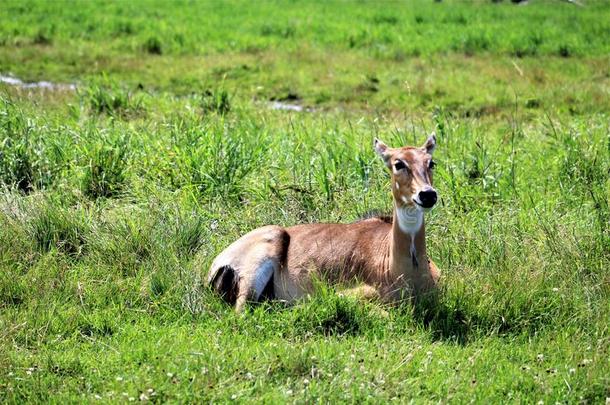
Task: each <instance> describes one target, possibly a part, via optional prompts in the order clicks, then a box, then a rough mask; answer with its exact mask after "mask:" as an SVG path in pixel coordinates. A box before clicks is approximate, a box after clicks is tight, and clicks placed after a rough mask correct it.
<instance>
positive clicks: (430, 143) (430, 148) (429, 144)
mask: <svg viewBox="0 0 610 405" xmlns="http://www.w3.org/2000/svg"><path fill="white" fill-rule="evenodd" d="M421 148H422V149H423V150H425V151H426V152H427V153H429V154H432V153H434V149H435V148H436V134H435V133H434V132H432V133H431V134H430V136H428V139H426V142H425V143H424V146H422V147H421Z"/></svg>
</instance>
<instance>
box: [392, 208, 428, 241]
mask: <svg viewBox="0 0 610 405" xmlns="http://www.w3.org/2000/svg"><path fill="white" fill-rule="evenodd" d="M396 216H397V218H398V227H399V228H400V230H401V231H403V232H404V233H407V234H409V235H411V239H413V238H414V236H415V234H416V233H417V232H418V231H419V230H420V229H421V227H422V225H423V223H424V213H423V212H422V211H421V210H420V209H418V208H416V207H396Z"/></svg>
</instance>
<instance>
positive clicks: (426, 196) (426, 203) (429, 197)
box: [419, 189, 437, 208]
mask: <svg viewBox="0 0 610 405" xmlns="http://www.w3.org/2000/svg"><path fill="white" fill-rule="evenodd" d="M436 198H437V196H436V190H434V189H428V190H423V191H420V192H419V201H421V205H422V206H423V207H425V208H431V207H433V206H434V204H436Z"/></svg>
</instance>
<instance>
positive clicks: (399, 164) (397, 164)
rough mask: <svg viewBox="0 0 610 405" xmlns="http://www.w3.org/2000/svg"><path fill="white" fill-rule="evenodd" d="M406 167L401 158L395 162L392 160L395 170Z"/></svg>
mask: <svg viewBox="0 0 610 405" xmlns="http://www.w3.org/2000/svg"><path fill="white" fill-rule="evenodd" d="M406 168H407V165H406V164H405V162H403V161H402V160H397V161H396V162H394V169H395V170H396V171H400V170H402V169H406Z"/></svg>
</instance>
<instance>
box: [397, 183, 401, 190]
mask: <svg viewBox="0 0 610 405" xmlns="http://www.w3.org/2000/svg"><path fill="white" fill-rule="evenodd" d="M396 190H400V184H398V182H396Z"/></svg>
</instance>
